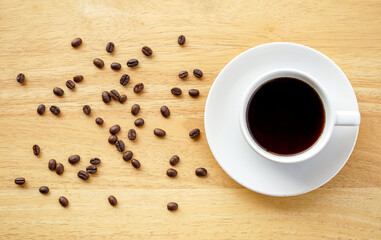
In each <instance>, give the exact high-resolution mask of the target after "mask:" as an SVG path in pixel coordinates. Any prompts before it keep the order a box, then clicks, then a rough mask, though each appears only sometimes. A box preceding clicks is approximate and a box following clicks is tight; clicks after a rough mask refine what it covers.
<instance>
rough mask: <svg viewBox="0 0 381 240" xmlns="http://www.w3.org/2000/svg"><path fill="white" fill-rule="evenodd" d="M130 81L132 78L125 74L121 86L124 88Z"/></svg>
mask: <svg viewBox="0 0 381 240" xmlns="http://www.w3.org/2000/svg"><path fill="white" fill-rule="evenodd" d="M129 81H130V76H129V75H128V74H123V75H122V76H121V77H120V84H122V85H123V86H126V85H127V84H128V82H129Z"/></svg>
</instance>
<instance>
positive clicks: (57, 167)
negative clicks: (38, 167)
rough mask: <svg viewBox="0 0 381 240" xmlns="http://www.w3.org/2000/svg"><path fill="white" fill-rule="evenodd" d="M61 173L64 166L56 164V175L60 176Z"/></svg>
mask: <svg viewBox="0 0 381 240" xmlns="http://www.w3.org/2000/svg"><path fill="white" fill-rule="evenodd" d="M63 172H64V165H62V163H57V166H56V173H57V174H58V175H61V174H62V173H63Z"/></svg>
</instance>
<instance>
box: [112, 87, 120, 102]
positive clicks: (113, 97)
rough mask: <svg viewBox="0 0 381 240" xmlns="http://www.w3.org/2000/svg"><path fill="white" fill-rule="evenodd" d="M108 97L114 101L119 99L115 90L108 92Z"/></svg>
mask: <svg viewBox="0 0 381 240" xmlns="http://www.w3.org/2000/svg"><path fill="white" fill-rule="evenodd" d="M110 96H111V98H112V99H114V100H119V97H120V95H119V93H118V91H116V90H115V89H113V90H111V91H110Z"/></svg>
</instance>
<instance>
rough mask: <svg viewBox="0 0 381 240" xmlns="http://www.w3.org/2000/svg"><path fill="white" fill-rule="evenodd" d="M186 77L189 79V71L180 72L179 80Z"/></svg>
mask: <svg viewBox="0 0 381 240" xmlns="http://www.w3.org/2000/svg"><path fill="white" fill-rule="evenodd" d="M186 77H188V71H186V70H184V71H181V72H179V78H181V79H184V78H186Z"/></svg>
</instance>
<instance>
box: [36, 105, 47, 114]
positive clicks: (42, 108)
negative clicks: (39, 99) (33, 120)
mask: <svg viewBox="0 0 381 240" xmlns="http://www.w3.org/2000/svg"><path fill="white" fill-rule="evenodd" d="M44 112H45V105H44V104H40V105H38V107H37V113H38V114H40V115H42V114H44Z"/></svg>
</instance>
